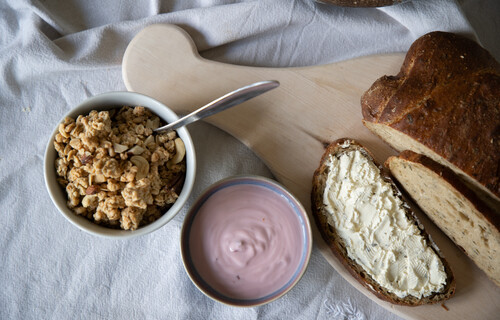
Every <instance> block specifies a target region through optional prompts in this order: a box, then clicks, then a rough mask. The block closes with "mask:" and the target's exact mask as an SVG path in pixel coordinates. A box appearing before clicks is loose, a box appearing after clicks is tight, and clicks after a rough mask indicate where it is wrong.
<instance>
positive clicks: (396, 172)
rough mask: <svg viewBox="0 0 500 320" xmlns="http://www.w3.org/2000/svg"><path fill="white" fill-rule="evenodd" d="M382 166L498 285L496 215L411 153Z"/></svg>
mask: <svg viewBox="0 0 500 320" xmlns="http://www.w3.org/2000/svg"><path fill="white" fill-rule="evenodd" d="M385 165H386V166H387V167H388V168H389V169H390V171H391V173H392V175H393V176H394V177H395V178H396V179H397V180H398V181H399V182H400V183H401V185H402V186H403V187H404V189H405V190H406V191H407V192H408V193H409V194H410V196H411V197H412V198H413V199H414V200H415V202H416V203H417V204H418V205H419V206H420V208H421V209H422V210H423V211H425V213H426V214H427V215H428V216H429V217H430V218H431V219H432V220H433V221H434V222H435V223H436V225H437V226H438V227H439V228H440V229H441V230H443V232H444V233H446V234H447V235H448V237H450V239H451V240H453V242H455V243H456V244H457V245H458V246H459V247H460V248H461V249H462V250H463V251H464V252H465V253H466V254H467V255H468V256H469V257H470V258H471V259H472V260H473V261H474V262H475V263H476V265H477V266H478V267H479V268H480V269H482V270H483V271H484V272H485V273H486V274H487V275H488V276H489V277H490V278H491V280H493V282H495V284H496V285H498V286H500V231H499V229H500V215H498V214H496V213H495V212H493V211H492V210H491V209H490V208H489V207H488V206H486V204H484V203H483V202H482V201H481V200H480V199H479V198H478V197H477V196H476V194H475V193H473V192H471V190H470V189H468V188H467V186H466V185H465V184H464V183H463V182H462V181H461V180H460V179H459V178H458V177H457V176H456V175H455V173H454V172H453V171H451V170H450V169H449V168H447V167H444V166H442V165H440V164H438V163H436V162H435V161H433V160H432V159H430V158H428V157H426V156H423V155H420V154H417V153H415V152H412V151H403V152H402V153H401V154H400V155H399V156H393V157H389V158H388V159H387V161H386V163H385Z"/></svg>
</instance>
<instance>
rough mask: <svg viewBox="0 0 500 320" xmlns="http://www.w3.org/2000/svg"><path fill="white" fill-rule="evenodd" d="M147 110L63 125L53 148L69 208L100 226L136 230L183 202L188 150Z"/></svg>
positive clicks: (97, 115) (92, 115) (97, 114)
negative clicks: (159, 130) (180, 198)
mask: <svg viewBox="0 0 500 320" xmlns="http://www.w3.org/2000/svg"><path fill="white" fill-rule="evenodd" d="M160 125H161V120H160V118H159V117H158V116H156V115H154V114H153V113H152V112H151V111H149V110H148V109H146V108H144V107H140V106H138V107H128V106H124V107H122V108H120V109H111V110H109V111H100V112H98V111H96V110H93V111H91V112H90V113H89V114H88V115H86V116H78V117H77V118H76V120H74V119H72V118H70V117H67V118H65V119H64V120H63V122H62V123H61V124H59V127H58V130H59V132H58V133H57V134H56V136H55V140H54V148H55V149H56V151H57V153H58V157H57V159H56V161H55V167H56V172H57V175H58V182H59V183H60V184H61V185H62V186H63V187H64V188H65V190H66V193H67V196H68V201H67V205H68V207H69V208H71V209H72V210H73V212H75V214H77V215H81V216H84V217H86V218H87V219H89V220H90V221H93V222H95V223H97V224H100V225H103V226H106V227H111V228H121V229H124V230H135V229H137V228H139V227H141V226H143V225H146V224H149V223H151V222H153V221H155V220H157V219H158V218H160V217H161V216H162V214H163V212H165V211H166V210H167V209H168V208H169V207H170V206H171V205H172V204H173V203H174V202H175V201H176V200H177V198H178V193H179V192H180V190H181V189H182V185H183V184H184V178H185V173H186V161H185V147H184V143H183V142H182V140H181V139H180V138H179V137H178V136H177V133H176V132H175V131H169V132H165V133H159V134H157V133H153V130H154V129H156V128H158V127H159V126H160Z"/></svg>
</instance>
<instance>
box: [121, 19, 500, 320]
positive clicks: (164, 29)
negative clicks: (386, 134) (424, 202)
mask: <svg viewBox="0 0 500 320" xmlns="http://www.w3.org/2000/svg"><path fill="white" fill-rule="evenodd" d="M403 59H404V54H402V53H398V54H390V55H380V56H369V57H363V58H358V59H354V60H349V61H344V62H340V63H335V64H329V65H321V66H313V67H302V68H257V67H245V66H236V65H228V64H224V63H219V62H214V61H209V60H206V59H203V58H202V57H200V55H199V54H198V51H197V49H196V46H195V45H194V43H193V41H192V39H191V38H190V36H189V35H188V34H187V33H186V32H185V31H183V30H182V29H181V28H179V27H176V26H173V25H153V26H149V27H147V28H145V29H144V30H142V31H141V32H140V33H139V34H138V35H137V36H136V37H135V38H134V39H133V40H132V41H131V42H130V44H129V46H128V48H127V50H126V52H125V55H124V58H123V65H122V72H123V80H124V82H125V85H126V87H127V89H128V90H130V91H135V92H140V93H143V94H146V95H149V96H151V97H154V98H156V99H158V100H159V101H161V102H163V103H165V104H166V105H167V106H169V107H170V108H172V109H173V110H174V111H175V112H177V113H178V114H186V113H188V112H190V111H193V110H194V109H196V108H198V107H200V106H202V105H204V104H206V103H208V102H210V101H211V100H213V99H215V98H218V97H219V96H221V95H223V94H225V93H227V92H229V91H232V90H234V89H237V88H239V87H241V86H244V85H248V84H251V83H253V82H257V81H262V80H278V81H279V82H280V83H281V85H280V87H279V88H277V89H274V90H272V91H270V92H268V93H265V94H264V95H262V96H259V97H257V98H255V99H253V100H249V101H247V102H245V103H244V104H242V105H240V106H237V107H235V108H233V109H230V110H227V111H224V112H223V113H220V114H218V115H215V116H212V117H211V118H208V119H207V122H209V123H212V124H213V125H215V126H217V127H219V128H221V129H222V130H225V131H226V132H228V133H230V134H231V135H233V136H235V137H236V138H237V139H239V140H240V141H242V142H243V143H244V144H246V145H247V146H248V147H250V148H251V149H252V150H253V151H254V152H255V153H256V154H257V155H258V156H259V157H260V158H261V159H262V160H263V161H264V162H265V163H266V164H267V165H268V167H269V168H270V169H271V171H272V172H273V174H274V175H275V177H276V178H277V179H278V180H279V181H280V182H281V183H282V184H284V185H285V186H286V187H287V188H288V189H289V190H290V191H291V192H292V193H294V194H295V195H296V196H297V197H298V198H299V199H300V201H302V203H303V205H304V207H306V208H307V209H309V208H310V199H309V196H310V191H311V181H312V175H313V172H314V170H315V169H316V167H317V166H318V165H319V160H320V158H321V155H322V153H323V150H324V145H325V144H326V143H328V142H329V141H332V140H335V139H337V138H341V137H350V138H354V139H356V140H358V141H360V142H361V143H362V144H363V145H365V146H366V147H367V148H368V149H370V150H371V151H372V152H373V153H374V155H375V157H376V158H377V160H378V161H379V163H383V162H384V160H385V159H386V158H387V157H388V156H389V155H392V154H394V151H393V150H391V149H390V148H389V147H388V146H387V145H386V144H385V143H384V142H382V141H381V140H380V139H378V138H377V137H376V136H374V135H373V134H371V133H370V131H368V129H366V128H365V127H364V126H363V125H362V123H361V110H360V97H361V95H362V93H363V92H364V91H365V90H366V89H368V88H369V87H370V86H371V84H372V83H373V82H374V81H375V80H376V79H377V78H379V77H380V76H382V75H385V74H396V73H397V72H398V71H399V68H400V66H401V64H402V62H403ZM309 213H310V212H309ZM421 220H422V222H423V223H424V225H425V226H426V228H427V230H428V231H429V233H430V234H431V235H432V236H433V238H434V240H435V241H436V243H437V244H438V246H439V247H440V248H441V249H442V251H443V253H444V255H445V256H446V258H447V260H448V261H449V262H450V265H451V267H452V269H453V271H454V273H455V276H456V279H457V290H456V295H455V296H454V297H453V298H452V299H451V300H449V301H447V302H445V306H446V308H448V309H449V310H448V311H447V310H446V309H445V308H444V307H443V306H441V305H440V304H438V305H429V306H420V307H402V306H394V305H391V304H389V303H386V302H384V301H381V300H380V299H378V298H376V297H375V296H374V295H373V294H371V293H370V292H368V291H367V290H366V289H365V288H364V287H363V286H361V285H360V284H359V283H358V282H357V281H356V280H354V279H353V278H352V277H351V276H350V275H349V274H348V272H347V271H346V270H345V269H344V267H343V266H342V265H341V264H340V262H339V261H337V260H336V258H335V257H334V256H333V254H332V253H331V252H330V249H329V248H328V247H327V246H326V244H325V243H324V241H323V240H322V238H321V236H320V235H319V233H318V230H317V229H316V227H315V225H314V220H313V219H312V218H311V222H312V225H313V233H314V241H315V244H316V246H317V247H318V248H319V250H320V251H321V253H322V254H323V256H324V257H325V258H326V259H327V260H328V262H329V263H330V264H331V265H332V266H333V267H334V268H335V270H337V272H339V273H340V274H341V275H342V276H343V277H344V278H345V279H346V280H347V281H348V282H349V283H351V284H352V285H353V286H354V287H356V288H357V289H358V290H359V291H361V292H362V293H363V294H365V295H366V296H368V297H369V298H370V299H372V300H374V301H375V302H377V303H378V304H379V305H381V306H383V307H384V308H386V309H388V310H390V311H392V312H394V313H396V314H398V315H400V316H402V317H405V318H409V319H453V320H457V319H494V318H496V317H497V316H498V313H499V311H500V307H499V302H500V289H499V288H498V287H496V286H495V285H494V284H493V282H491V281H490V280H488V278H487V277H486V276H485V274H484V273H483V272H482V271H480V270H479V269H478V268H477V267H476V266H475V265H474V264H473V263H472V262H471V261H470V260H469V259H468V258H467V257H466V256H465V255H464V254H463V253H462V252H461V251H460V250H458V249H457V247H456V246H454V245H453V243H452V242H451V241H450V240H449V239H448V238H447V237H446V236H445V235H444V234H443V233H441V232H440V231H439V230H438V229H437V228H436V227H435V226H434V225H433V224H432V223H431V222H430V221H429V220H428V219H426V218H425V216H423V215H421Z"/></svg>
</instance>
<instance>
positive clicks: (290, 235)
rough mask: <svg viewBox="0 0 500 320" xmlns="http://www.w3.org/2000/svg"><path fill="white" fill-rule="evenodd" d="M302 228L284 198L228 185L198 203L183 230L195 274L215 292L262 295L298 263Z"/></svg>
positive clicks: (257, 188)
mask: <svg viewBox="0 0 500 320" xmlns="http://www.w3.org/2000/svg"><path fill="white" fill-rule="evenodd" d="M302 235H303V231H302V228H301V224H300V221H299V218H298V217H297V215H296V213H295V212H294V211H293V209H292V208H291V207H290V204H289V203H288V202H287V199H286V198H284V197H281V196H280V195H279V194H277V193H275V192H271V191H270V190H268V189H266V188H265V187H262V186H259V185H252V184H244V185H231V186H228V187H225V188H223V189H220V190H218V191H217V192H215V193H214V194H212V195H211V196H210V197H209V198H208V199H207V200H206V201H205V202H204V203H203V204H202V206H201V207H200V208H199V210H198V212H197V214H196V216H195V217H194V220H193V224H192V226H191V230H190V234H189V248H190V255H191V259H192V262H193V265H194V267H195V268H196V271H197V272H198V274H199V275H200V276H201V277H202V278H203V279H204V281H205V282H206V283H207V284H209V285H210V286H211V287H212V288H213V289H215V290H216V291H217V292H219V293H220V294H222V295H224V296H227V297H231V298H235V299H257V298H261V297H265V296H266V295H269V294H271V293H273V292H275V291H277V290H279V289H280V288H281V287H283V286H284V285H286V284H287V282H288V281H289V280H290V279H291V278H292V276H293V275H294V273H295V271H296V270H297V268H298V267H299V264H300V260H301V256H302V253H303V249H302V248H303V245H302V241H303V240H302V237H303V236H302Z"/></svg>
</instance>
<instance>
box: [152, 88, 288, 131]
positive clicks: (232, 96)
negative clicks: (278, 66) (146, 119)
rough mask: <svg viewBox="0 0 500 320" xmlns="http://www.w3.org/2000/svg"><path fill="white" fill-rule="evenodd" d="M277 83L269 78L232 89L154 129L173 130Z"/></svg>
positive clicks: (236, 103) (251, 96)
mask: <svg viewBox="0 0 500 320" xmlns="http://www.w3.org/2000/svg"><path fill="white" fill-rule="evenodd" d="M279 85H280V83H279V82H278V81H276V80H270V81H261V82H256V83H253V84H251V85H248V86H245V87H242V88H239V89H237V90H234V91H232V92H229V93H227V94H225V95H223V96H222V97H220V98H218V99H215V100H214V101H212V102H210V103H209V104H206V105H204V106H203V107H201V108H199V109H198V110H195V111H193V112H191V113H190V114H188V115H187V116H184V117H182V118H180V119H179V120H176V121H174V122H172V123H169V124H167V125H166V126H163V127H160V128H157V129H155V130H154V131H155V132H160V131H166V130H175V129H177V128H180V127H182V126H185V125H187V124H190V123H192V122H195V121H198V120H200V119H203V118H206V117H208V116H211V115H213V114H216V113H218V112H221V111H223V110H226V109H229V108H231V107H234V106H236V105H238V104H240V103H243V102H245V101H247V100H250V99H252V98H254V97H257V96H259V95H261V94H263V93H264V92H267V91H269V90H272V89H274V88H276V87H278V86H279Z"/></svg>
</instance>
